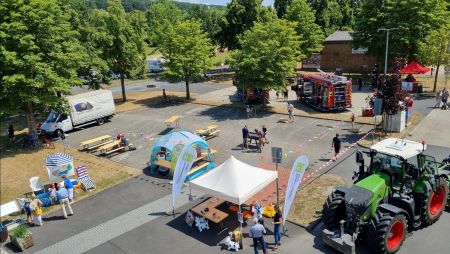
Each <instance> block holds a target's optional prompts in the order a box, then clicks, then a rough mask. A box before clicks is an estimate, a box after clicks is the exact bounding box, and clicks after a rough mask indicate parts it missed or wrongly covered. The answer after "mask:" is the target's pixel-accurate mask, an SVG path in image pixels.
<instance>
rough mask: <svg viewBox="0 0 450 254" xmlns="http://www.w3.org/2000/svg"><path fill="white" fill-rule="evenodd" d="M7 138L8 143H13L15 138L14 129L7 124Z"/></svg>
mask: <svg viewBox="0 0 450 254" xmlns="http://www.w3.org/2000/svg"><path fill="white" fill-rule="evenodd" d="M8 138H9V141H11V142H14V140H15V137H14V127H13V125H12V124H9V126H8Z"/></svg>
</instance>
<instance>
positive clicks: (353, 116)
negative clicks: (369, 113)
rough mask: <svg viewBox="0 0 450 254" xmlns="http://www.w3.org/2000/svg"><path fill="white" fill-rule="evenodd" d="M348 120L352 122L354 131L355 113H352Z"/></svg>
mask: <svg viewBox="0 0 450 254" xmlns="http://www.w3.org/2000/svg"><path fill="white" fill-rule="evenodd" d="M350 120H351V121H352V129H355V113H352V116H351V118H350Z"/></svg>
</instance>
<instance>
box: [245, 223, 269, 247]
mask: <svg viewBox="0 0 450 254" xmlns="http://www.w3.org/2000/svg"><path fill="white" fill-rule="evenodd" d="M265 233H266V229H265V228H264V226H263V225H262V224H261V221H260V220H258V221H257V222H255V224H254V225H253V226H252V227H251V228H250V231H249V232H248V234H249V236H250V237H251V238H253V249H254V250H255V254H258V253H259V250H258V243H259V242H260V243H261V246H262V250H263V253H267V250H266V242H265V241H264V234H265Z"/></svg>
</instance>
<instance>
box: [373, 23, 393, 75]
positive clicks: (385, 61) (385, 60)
mask: <svg viewBox="0 0 450 254" xmlns="http://www.w3.org/2000/svg"><path fill="white" fill-rule="evenodd" d="M397 29H398V28H380V29H378V32H379V31H386V54H385V56H384V76H385V77H386V73H387V59H388V51H389V32H390V31H393V30H397Z"/></svg>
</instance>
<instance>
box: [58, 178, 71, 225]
mask: <svg viewBox="0 0 450 254" xmlns="http://www.w3.org/2000/svg"><path fill="white" fill-rule="evenodd" d="M56 190H57V191H56V196H57V198H58V200H59V204H60V205H61V208H62V211H63V216H64V218H65V219H67V212H66V205H67V209H69V215H73V210H72V206H71V205H70V202H69V191H68V190H67V189H66V188H64V187H62V188H59V186H58V185H56Z"/></svg>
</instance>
